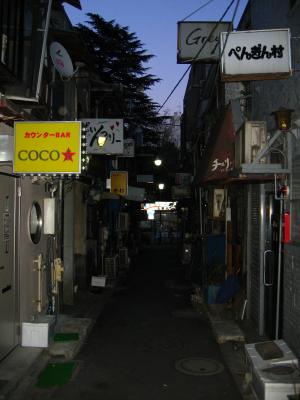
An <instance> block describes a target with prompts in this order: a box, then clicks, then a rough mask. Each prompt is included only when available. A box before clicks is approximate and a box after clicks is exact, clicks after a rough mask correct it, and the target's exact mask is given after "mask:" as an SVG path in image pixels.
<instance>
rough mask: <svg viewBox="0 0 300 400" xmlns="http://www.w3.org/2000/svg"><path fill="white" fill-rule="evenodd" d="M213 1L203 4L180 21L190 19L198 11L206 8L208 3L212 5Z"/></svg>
mask: <svg viewBox="0 0 300 400" xmlns="http://www.w3.org/2000/svg"><path fill="white" fill-rule="evenodd" d="M213 1H215V0H209V1H207V2H206V3H205V4H203V5H202V6H201V7H199V8H197V10H195V11H193V12H192V13H191V14H189V15H188V16H187V17H185V18H183V19H182V20H181V21H182V22H183V21H185V20H187V19H188V18H190V17H191V16H192V15H194V14H196V13H197V12H198V11H201V10H202V9H203V8H204V7H206V6H208V5H209V4H210V3H212V2H213Z"/></svg>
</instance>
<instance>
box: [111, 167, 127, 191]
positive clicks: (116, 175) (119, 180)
mask: <svg viewBox="0 0 300 400" xmlns="http://www.w3.org/2000/svg"><path fill="white" fill-rule="evenodd" d="M110 187H111V189H110V191H111V193H113V194H116V195H119V196H126V195H127V193H128V172H126V171H113V172H111V173H110Z"/></svg>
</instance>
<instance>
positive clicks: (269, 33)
mask: <svg viewBox="0 0 300 400" xmlns="http://www.w3.org/2000/svg"><path fill="white" fill-rule="evenodd" d="M221 54H222V59H221V78H222V80H223V81H244V80H247V81H250V80H265V79H282V78H288V77H289V76H291V74H292V67H291V49H290V30H289V29H270V30H259V31H236V32H231V33H227V32H223V33H221Z"/></svg>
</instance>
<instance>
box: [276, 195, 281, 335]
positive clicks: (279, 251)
mask: <svg viewBox="0 0 300 400" xmlns="http://www.w3.org/2000/svg"><path fill="white" fill-rule="evenodd" d="M282 212H283V200H280V212H279V233H278V241H279V243H278V266H277V268H278V272H277V299H276V325H275V339H276V340H277V339H279V320H280V296H281V251H282V244H281V240H282Z"/></svg>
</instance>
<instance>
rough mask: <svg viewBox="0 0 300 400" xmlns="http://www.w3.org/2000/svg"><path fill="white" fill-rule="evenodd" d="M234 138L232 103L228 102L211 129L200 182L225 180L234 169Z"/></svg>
mask: <svg viewBox="0 0 300 400" xmlns="http://www.w3.org/2000/svg"><path fill="white" fill-rule="evenodd" d="M234 139H235V128H234V122H233V113H232V105H231V104H229V105H228V106H227V108H226V109H225V112H224V114H223V116H222V117H221V119H220V120H219V122H218V123H217V124H216V126H215V127H214V129H213V132H212V134H211V137H210V140H209V141H208V144H207V155H206V156H205V157H204V159H203V162H202V163H201V166H200V173H199V179H200V181H201V182H203V183H205V182H212V181H225V180H226V179H228V178H229V173H230V171H232V170H233V169H234Z"/></svg>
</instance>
